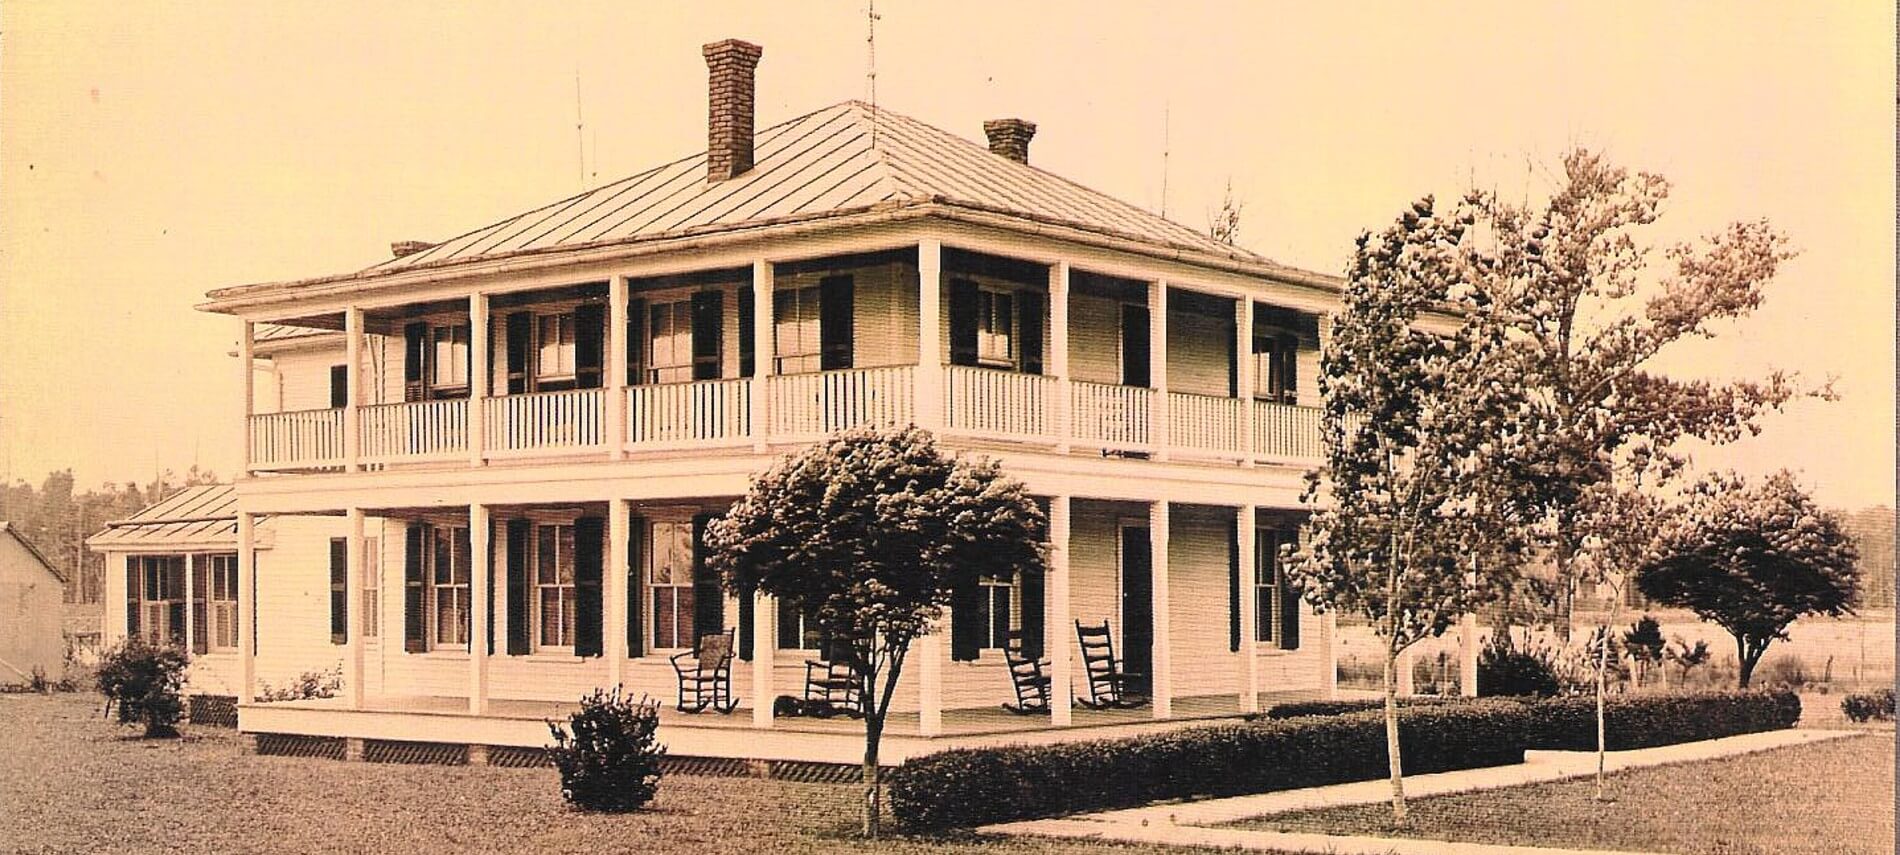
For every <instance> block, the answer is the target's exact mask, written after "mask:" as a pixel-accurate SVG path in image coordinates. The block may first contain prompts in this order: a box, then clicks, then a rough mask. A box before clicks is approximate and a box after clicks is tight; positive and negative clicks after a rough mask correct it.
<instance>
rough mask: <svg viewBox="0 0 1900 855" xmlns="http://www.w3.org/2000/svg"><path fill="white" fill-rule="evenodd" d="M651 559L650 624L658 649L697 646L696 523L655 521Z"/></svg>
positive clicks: (649, 567) (649, 577) (655, 645)
mask: <svg viewBox="0 0 1900 855" xmlns="http://www.w3.org/2000/svg"><path fill="white" fill-rule="evenodd" d="M648 552H649V554H650V556H651V557H650V558H649V560H648V562H647V590H648V592H649V595H648V605H649V607H650V609H651V611H650V612H649V614H648V618H649V621H648V624H647V625H648V626H651V627H653V632H652V639H651V641H652V643H653V647H654V649H656V650H667V649H675V648H685V647H691V646H693V524H692V523H690V522H657V521H656V522H654V523H653V548H652V549H650V550H648Z"/></svg>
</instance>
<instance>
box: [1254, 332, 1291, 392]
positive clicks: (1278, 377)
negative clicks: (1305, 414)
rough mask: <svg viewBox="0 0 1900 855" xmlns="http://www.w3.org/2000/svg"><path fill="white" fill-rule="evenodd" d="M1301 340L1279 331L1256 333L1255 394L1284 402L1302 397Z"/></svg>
mask: <svg viewBox="0 0 1900 855" xmlns="http://www.w3.org/2000/svg"><path fill="white" fill-rule="evenodd" d="M1298 359H1299V340H1298V339H1296V338H1294V337H1292V336H1289V335H1282V334H1279V333H1267V332H1257V333H1255V334H1254V337H1253V360H1254V388H1253V396H1254V397H1255V398H1258V399H1260V400H1263V401H1275V402H1279V403H1283V404H1292V403H1297V402H1298V400H1299V377H1298V372H1297V369H1298V365H1299V363H1298Z"/></svg>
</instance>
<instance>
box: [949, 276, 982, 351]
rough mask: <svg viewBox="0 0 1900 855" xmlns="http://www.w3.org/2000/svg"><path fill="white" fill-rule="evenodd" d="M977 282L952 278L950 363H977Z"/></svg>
mask: <svg viewBox="0 0 1900 855" xmlns="http://www.w3.org/2000/svg"><path fill="white" fill-rule="evenodd" d="M976 295H977V288H976V283H975V282H972V281H970V280H968V279H952V280H950V364H951V365H975V364H976V324H977V318H976V309H977V306H976V302H977V296H976Z"/></svg>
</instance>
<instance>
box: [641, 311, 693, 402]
mask: <svg viewBox="0 0 1900 855" xmlns="http://www.w3.org/2000/svg"><path fill="white" fill-rule="evenodd" d="M647 379H648V381H649V382H653V383H683V382H686V381H689V380H691V379H693V303H692V301H691V300H674V301H672V302H667V303H655V304H653V305H652V306H651V307H650V308H649V309H648V311H647Z"/></svg>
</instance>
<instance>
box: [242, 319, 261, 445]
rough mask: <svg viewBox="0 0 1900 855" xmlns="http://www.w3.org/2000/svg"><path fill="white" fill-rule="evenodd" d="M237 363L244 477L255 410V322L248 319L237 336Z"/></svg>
mask: <svg viewBox="0 0 1900 855" xmlns="http://www.w3.org/2000/svg"><path fill="white" fill-rule="evenodd" d="M238 363H239V367H240V368H242V369H243V371H244V423H243V430H241V431H239V432H238V436H240V437H243V438H244V441H243V442H241V443H239V445H241V446H243V452H244V461H243V463H242V464H241V468H240V469H238V477H239V478H244V477H248V476H249V475H250V474H251V444H252V440H253V438H252V436H251V415H252V414H253V413H255V412H257V324H255V323H252V322H250V321H245V322H244V332H243V334H242V335H240V336H239V338H238Z"/></svg>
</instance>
